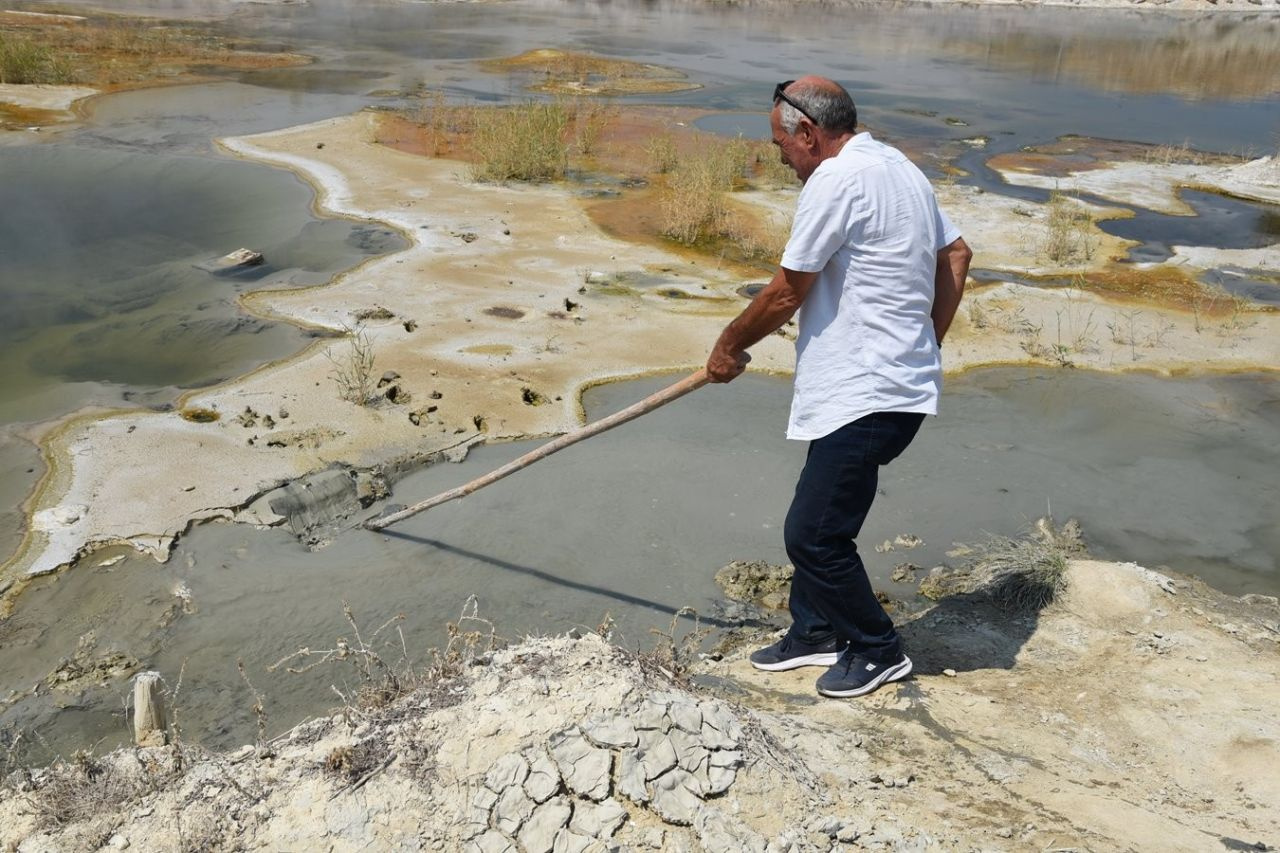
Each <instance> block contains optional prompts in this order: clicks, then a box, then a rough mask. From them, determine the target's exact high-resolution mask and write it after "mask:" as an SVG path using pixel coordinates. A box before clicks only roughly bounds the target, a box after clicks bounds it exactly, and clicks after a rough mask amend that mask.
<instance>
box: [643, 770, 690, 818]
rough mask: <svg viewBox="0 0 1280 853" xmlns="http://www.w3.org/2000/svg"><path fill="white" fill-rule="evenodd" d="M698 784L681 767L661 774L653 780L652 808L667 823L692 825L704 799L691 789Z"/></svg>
mask: <svg viewBox="0 0 1280 853" xmlns="http://www.w3.org/2000/svg"><path fill="white" fill-rule="evenodd" d="M697 784H698V783H697V780H696V779H694V778H693V777H692V776H691V775H689V773H687V772H685V771H684V770H681V769H679V768H676V769H675V770H672V771H670V772H668V773H666V774H664V775H662V776H659V777H658V778H657V779H655V780H654V782H653V802H652V805H651V808H652V809H653V811H654V812H656V813H657V815H658V816H659V817H660V818H662V819H663V820H665V821H666V822H667V823H674V824H677V825H679V826H688V825H690V824H691V823H693V818H694V816H695V815H697V813H698V810H699V809H700V808H702V800H700V799H699V798H698V797H697V795H695V794H694V793H693V791H692V790H691V788H696V787H697Z"/></svg>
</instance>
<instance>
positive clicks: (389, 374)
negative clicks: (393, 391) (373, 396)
mask: <svg viewBox="0 0 1280 853" xmlns="http://www.w3.org/2000/svg"><path fill="white" fill-rule="evenodd" d="M399 378H400V374H399V373H396V372H395V371H394V370H387V371H384V372H383V374H382V378H381V379H379V380H378V387H379V388H382V387H384V386H386V385H390V384H391V383H392V382H395V381H396V380H397V379H399Z"/></svg>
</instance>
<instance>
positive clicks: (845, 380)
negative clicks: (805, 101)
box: [782, 132, 960, 440]
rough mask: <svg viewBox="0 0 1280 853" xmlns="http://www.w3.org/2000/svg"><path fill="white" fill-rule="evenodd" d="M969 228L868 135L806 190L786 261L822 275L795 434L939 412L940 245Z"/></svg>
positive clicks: (810, 301) (803, 347)
mask: <svg viewBox="0 0 1280 853" xmlns="http://www.w3.org/2000/svg"><path fill="white" fill-rule="evenodd" d="M959 236H960V232H959V231H958V230H957V229H956V227H955V226H954V225H952V224H951V222H950V221H949V220H948V219H947V217H946V216H945V215H944V214H943V213H942V211H941V210H939V209H938V204H937V200H936V199H935V198H934V195H933V188H932V187H931V186H930V185H929V181H928V179H927V178H925V176H924V175H923V174H922V173H921V172H920V170H919V169H917V168H916V166H915V165H914V164H913V163H912V162H911V161H910V160H908V159H907V158H906V157H905V156H904V155H903V154H902V152H900V151H898V150H897V149H896V148H892V147H890V146H888V145H885V144H883V143H880V142H877V141H875V140H874V139H872V138H871V135H870V134H869V133H865V132H864V133H859V134H857V135H856V136H854V137H853V138H851V139H850V140H849V141H848V142H846V143H845V145H844V147H843V148H842V149H841V150H840V153H839V154H837V155H836V156H835V157H832V158H829V159H827V160H824V161H823V162H822V163H820V164H819V165H818V168H817V169H815V170H814V172H813V174H812V175H811V176H810V177H809V180H808V181H806V182H805V185H804V188H803V189H802V190H801V191H800V198H799V201H798V202H797V205H796V216H795V223H794V225H793V226H792V228H791V237H790V239H789V240H788V242H787V248H786V250H785V251H784V252H783V255H782V266H784V267H786V268H787V269H791V270H796V271H797V272H817V273H818V274H819V275H818V279H817V281H816V282H815V283H814V285H813V289H812V290H810V292H809V295H808V296H807V297H806V298H805V301H804V304H803V305H802V306H801V308H800V320H799V326H800V331H799V336H798V337H797V339H796V376H795V391H794V394H793V396H792V399H791V418H790V421H789V423H788V425H787V438H794V439H801V440H813V439H816V438H821V437H822V436H824V435H827V434H829V433H831V432H834V431H835V430H837V429H839V428H840V427H842V426H844V425H845V424H847V423H851V422H852V421H855V420H857V419H858V418H861V417H863V416H865V415H869V414H871V413H873V412H924V413H926V414H937V411H938V394H939V392H940V391H941V389H942V355H941V350H939V348H938V342H937V340H936V339H935V336H934V332H933V321H932V320H931V318H930V313H931V312H932V310H933V284H934V275H935V273H936V270H937V259H938V250H939V249H941V248H943V247H944V246H946V245H948V244H950V243H952V242H953V241H955V240H956V239H957V238H958V237H959Z"/></svg>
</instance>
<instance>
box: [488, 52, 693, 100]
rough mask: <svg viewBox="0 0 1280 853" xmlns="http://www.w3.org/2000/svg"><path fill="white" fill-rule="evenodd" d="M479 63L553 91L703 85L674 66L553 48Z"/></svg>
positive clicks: (649, 91)
mask: <svg viewBox="0 0 1280 853" xmlns="http://www.w3.org/2000/svg"><path fill="white" fill-rule="evenodd" d="M480 67H481V68H482V69H484V70H485V71H489V72H493V73H495V74H502V73H507V74H523V75H525V76H526V77H527V78H528V79H527V81H526V82H525V88H526V89H528V90H529V91H531V92H545V93H547V94H552V95H656V94H663V93H666V92H684V91H688V90H690V89H697V88H700V87H699V84H697V83H693V82H691V81H690V80H689V79H688V78H686V77H685V75H684V74H683V73H681V72H680V71H677V70H676V69H674V68H666V67H664V66H661V65H649V64H647V63H640V62H631V61H629V60H625V59H613V58H611V57H606V56H598V55H596V54H592V53H579V52H577V51H569V50H555V49H552V48H541V49H538V50H528V51H525V52H524V53H521V54H518V55H516V56H507V57H501V58H498V59H486V60H484V61H483V62H481V63H480Z"/></svg>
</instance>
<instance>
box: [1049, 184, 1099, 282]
mask: <svg viewBox="0 0 1280 853" xmlns="http://www.w3.org/2000/svg"><path fill="white" fill-rule="evenodd" d="M1040 249H1041V252H1042V253H1043V254H1044V255H1045V257H1047V258H1048V259H1049V260H1051V261H1053V262H1054V263H1058V264H1066V263H1072V262H1075V261H1088V260H1092V259H1093V253H1094V251H1095V250H1096V249H1097V240H1096V238H1095V237H1094V235H1093V216H1092V215H1090V214H1089V212H1088V211H1087V210H1085V209H1084V208H1082V207H1081V206H1080V205H1079V203H1078V202H1076V201H1075V200H1074V199H1072V198H1070V197H1069V196H1067V195H1066V194H1065V193H1062V192H1059V191H1058V190H1054V191H1053V192H1051V193H1050V194H1049V204H1048V211H1047V216H1046V219H1045V234H1044V237H1043V240H1042V242H1041V246H1040Z"/></svg>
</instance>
